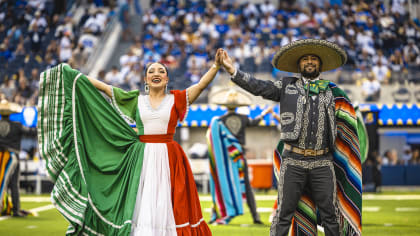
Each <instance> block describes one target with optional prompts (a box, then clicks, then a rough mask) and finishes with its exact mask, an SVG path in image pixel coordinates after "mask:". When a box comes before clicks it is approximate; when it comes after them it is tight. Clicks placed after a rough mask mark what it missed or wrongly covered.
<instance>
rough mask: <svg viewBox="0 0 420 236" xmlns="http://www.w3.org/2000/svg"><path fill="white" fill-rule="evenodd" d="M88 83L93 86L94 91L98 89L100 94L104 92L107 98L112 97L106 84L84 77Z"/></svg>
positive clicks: (110, 89)
mask: <svg viewBox="0 0 420 236" xmlns="http://www.w3.org/2000/svg"><path fill="white" fill-rule="evenodd" d="M86 77H87V78H88V79H89V81H90V82H91V83H92V84H93V86H95V88H96V89H98V90H99V91H101V92H104V93H105V94H106V95H107V96H108V97H112V86H111V85H109V84H106V83H104V82H102V81H100V80H97V79H94V78H92V77H90V76H86Z"/></svg>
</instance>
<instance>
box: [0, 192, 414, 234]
mask: <svg viewBox="0 0 420 236" xmlns="http://www.w3.org/2000/svg"><path fill="white" fill-rule="evenodd" d="M270 194H272V193H271V192H270ZM380 195H420V192H404V193H401V192H392V191H387V192H384V193H381V194H380ZM49 204H50V203H49V202H39V203H37V202H22V208H23V209H34V208H37V207H40V206H46V205H49ZM201 204H202V207H203V209H204V210H203V214H204V218H205V219H206V220H209V218H210V213H209V212H207V211H208V210H206V209H208V208H210V206H211V203H210V202H202V203H201ZM272 204H273V202H272V201H258V207H266V208H269V207H271V206H272ZM363 206H364V207H365V209H368V208H370V209H373V208H379V211H377V212H372V211H363V235H374V236H376V235H377V236H379V235H404V236H405V235H420V200H364V201H363ZM396 208H405V211H400V212H398V211H396ZM403 210H404V209H403ZM268 217H269V213H268V212H267V213H265V212H264V213H261V219H262V221H263V222H264V223H265V225H263V226H260V225H253V224H252V217H251V215H250V214H249V211H248V209H247V207H245V215H243V216H239V217H236V218H234V219H233V220H232V222H231V223H230V224H229V225H217V226H215V225H210V229H211V230H212V232H213V235H216V236H219V235H221V236H235V235H237V236H252V235H258V236H259V235H268V234H269V229H270V227H269V223H268ZM66 229H67V221H66V220H65V219H64V218H63V217H62V216H61V215H60V213H59V212H58V211H57V210H55V209H51V210H47V211H42V212H39V215H38V217H26V218H8V219H6V220H1V221H0V235H1V236H9V235H10V236H41V235H64V233H65V231H66ZM320 235H323V234H320Z"/></svg>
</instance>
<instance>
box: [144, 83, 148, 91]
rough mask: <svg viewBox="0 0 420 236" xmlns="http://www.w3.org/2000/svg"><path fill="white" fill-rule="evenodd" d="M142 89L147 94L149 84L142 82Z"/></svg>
mask: <svg viewBox="0 0 420 236" xmlns="http://www.w3.org/2000/svg"><path fill="white" fill-rule="evenodd" d="M144 91H145V92H146V93H147V94H148V93H149V85H148V84H147V83H145V84H144Z"/></svg>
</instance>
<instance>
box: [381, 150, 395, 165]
mask: <svg viewBox="0 0 420 236" xmlns="http://www.w3.org/2000/svg"><path fill="white" fill-rule="evenodd" d="M382 163H383V164H384V165H390V166H395V165H398V164H399V163H398V153H397V150H395V149H390V150H387V151H386V152H385V153H384V157H383V159H382Z"/></svg>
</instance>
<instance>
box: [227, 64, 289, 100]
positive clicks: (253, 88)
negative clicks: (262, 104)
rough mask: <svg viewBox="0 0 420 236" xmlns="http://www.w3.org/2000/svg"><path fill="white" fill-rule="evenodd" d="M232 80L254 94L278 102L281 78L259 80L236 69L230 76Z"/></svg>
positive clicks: (280, 92)
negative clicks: (274, 80) (276, 79)
mask: <svg viewBox="0 0 420 236" xmlns="http://www.w3.org/2000/svg"><path fill="white" fill-rule="evenodd" d="M232 81H233V82H234V83H235V84H237V85H238V86H239V87H241V88H243V89H245V90H246V91H248V92H250V93H252V94H254V95H256V96H262V97H263V98H265V99H269V100H272V101H276V102H280V98H281V94H282V88H283V86H282V80H278V81H276V82H273V81H269V80H259V79H256V78H254V77H253V76H251V75H250V74H248V73H245V72H243V71H240V70H237V73H236V75H235V76H234V77H232Z"/></svg>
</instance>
